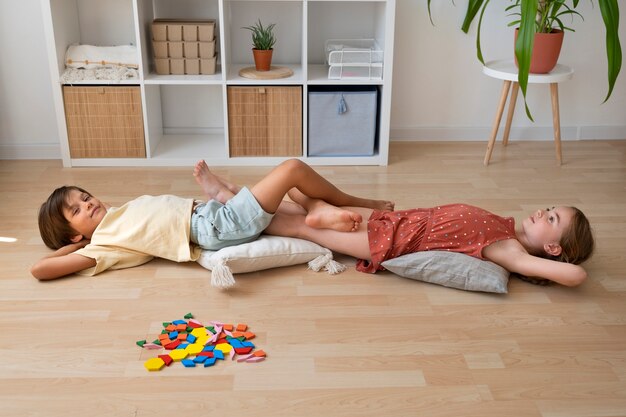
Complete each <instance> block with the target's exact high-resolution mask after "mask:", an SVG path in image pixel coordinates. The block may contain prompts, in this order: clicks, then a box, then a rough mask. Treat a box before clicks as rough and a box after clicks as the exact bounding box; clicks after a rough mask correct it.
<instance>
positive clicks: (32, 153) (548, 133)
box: [0, 126, 626, 159]
mask: <svg viewBox="0 0 626 417" xmlns="http://www.w3.org/2000/svg"><path fill="white" fill-rule="evenodd" d="M168 130H170V131H171V132H168V133H180V129H173V128H170V129H168ZM206 130H207V131H209V130H210V131H211V132H213V131H214V130H217V129H206ZM502 131H503V128H501V129H500V131H499V132H498V138H501V137H502ZM196 133H197V132H196ZM221 133H223V131H222V132H221ZM490 133H491V128H488V127H409V128H393V127H392V128H391V132H390V135H389V136H390V140H392V141H418V142H419V141H422V142H425V141H441V142H443V141H486V140H487V139H488V138H489V135H490ZM552 139H553V131H552V126H544V127H541V126H529V127H513V128H511V135H510V140H511V141H515V140H537V141H541V140H548V141H551V140H552ZM561 139H562V140H564V141H566V140H626V126H578V127H575V126H565V127H562V128H561ZM0 159H61V147H60V146H59V145H58V144H53V143H40V144H37V143H35V144H16V143H12V144H0Z"/></svg>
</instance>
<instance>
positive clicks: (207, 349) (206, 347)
mask: <svg viewBox="0 0 626 417" xmlns="http://www.w3.org/2000/svg"><path fill="white" fill-rule="evenodd" d="M214 350H215V346H213V345H208V346H205V347H204V348H203V349H202V351H203V352H213V351H214Z"/></svg>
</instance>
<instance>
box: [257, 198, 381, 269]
mask: <svg viewBox="0 0 626 417" xmlns="http://www.w3.org/2000/svg"><path fill="white" fill-rule="evenodd" d="M350 209H351V210H353V211H354V212H356V213H358V214H359V215H360V216H362V217H363V218H366V219H368V218H369V216H370V215H371V213H372V210H371V209H366V208H361V207H351V208H350ZM305 217H306V216H304V215H300V214H293V215H290V214H285V213H281V212H280V211H279V212H277V213H276V214H275V215H274V218H273V219H272V222H271V223H270V225H269V226H268V227H267V229H265V232H264V233H267V234H269V235H275V236H286V237H297V238H300V239H306V240H310V241H312V242H315V243H317V244H319V245H322V246H324V247H326V248H328V249H330V250H332V251H335V252H339V253H343V254H345V255H350V256H353V257H355V258H359V259H366V260H370V248H369V242H368V238H367V225H366V224H360V225H359V227H358V229H357V230H356V231H354V232H350V233H346V232H339V231H336V230H331V229H318V228H314V227H310V226H308V225H307V224H306V223H305Z"/></svg>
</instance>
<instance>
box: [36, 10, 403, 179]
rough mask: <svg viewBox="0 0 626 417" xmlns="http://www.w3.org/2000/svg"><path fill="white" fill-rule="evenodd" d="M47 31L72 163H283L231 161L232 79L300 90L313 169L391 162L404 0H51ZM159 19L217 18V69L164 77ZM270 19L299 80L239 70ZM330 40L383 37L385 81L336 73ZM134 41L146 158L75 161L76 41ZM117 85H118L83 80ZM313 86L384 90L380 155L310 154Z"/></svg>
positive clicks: (277, 56) (279, 54)
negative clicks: (68, 72) (71, 101)
mask: <svg viewBox="0 0 626 417" xmlns="http://www.w3.org/2000/svg"><path fill="white" fill-rule="evenodd" d="M42 5H43V8H42V9H43V17H44V30H45V33H46V39H47V43H48V51H49V61H50V72H51V76H52V80H53V83H54V85H53V94H54V101H55V108H56V114H57V122H58V126H59V137H60V141H61V154H62V156H63V164H64V166H68V167H69V166H190V165H192V164H193V163H195V162H196V161H197V160H198V159H199V158H204V159H205V160H206V161H207V162H208V163H209V164H210V165H222V166H226V165H276V164H278V163H280V162H281V161H282V160H284V159H286V158H283V157H258V156H255V157H231V156H230V155H229V152H228V149H229V146H228V103H227V88H228V86H232V85H261V86H262V85H267V86H275V85H295V86H301V87H302V92H303V103H302V112H303V114H302V125H303V132H302V140H303V146H302V149H303V155H302V156H300V157H299V158H300V159H302V160H304V161H306V162H307V163H309V164H312V165H386V164H387V161H388V149H389V120H390V108H391V82H392V69H393V68H392V66H393V44H394V22H395V0H343V1H336V0H107V1H101V0H42ZM156 18H181V19H185V18H186V19H215V20H216V21H217V29H216V37H217V40H216V49H217V53H218V55H217V69H216V72H215V74H214V75H157V74H156V72H155V69H154V57H153V51H152V44H151V23H152V21H153V20H154V19H156ZM257 19H261V21H262V22H263V23H276V29H275V32H276V36H277V39H278V42H277V44H276V46H275V50H274V57H273V63H272V64H273V65H280V66H287V67H289V68H291V69H292V70H293V72H294V74H293V76H291V77H289V78H284V79H278V80H267V81H261V80H251V79H248V78H243V77H240V76H239V70H240V69H241V68H243V67H248V66H251V65H254V64H253V59H252V52H251V47H252V46H251V40H250V32H249V31H247V30H244V29H242V27H243V26H249V25H251V24H253V23H254V22H256V20H257ZM327 39H375V40H376V42H377V44H378V45H380V47H381V48H382V49H383V51H384V62H383V76H382V79H375V80H363V79H341V80H330V79H328V66H327V65H326V64H325V62H324V61H325V53H324V47H325V42H326V40H327ZM77 43H78V44H91V45H99V46H110V45H123V44H133V45H136V46H137V51H138V54H139V55H140V56H139V63H140V64H139V78H138V79H137V80H129V81H122V82H121V84H124V85H126V84H128V85H136V86H139V87H140V89H141V98H142V108H143V116H144V117H143V123H144V132H145V142H146V157H145V158H72V157H71V156H70V152H69V144H68V135H67V126H66V121H65V111H64V103H63V94H62V87H63V85H62V84H61V82H60V81H59V80H60V76H61V74H62V73H63V71H64V70H65V66H64V55H65V51H66V50H67V47H68V46H69V45H71V44H77ZM79 84H86V85H94V84H98V85H107V84H111V85H118V83H116V82H109V81H98V82H93V81H89V82H82V83H79ZM311 85H333V86H337V87H341V86H342V85H375V86H377V88H378V91H379V96H380V105H379V109H378V121H377V122H378V123H377V126H378V131H377V142H376V147H375V153H374V155H372V156H353V157H351V156H345V157H343V156H342V157H313V156H308V155H307V148H308V147H307V120H308V117H307V96H308V87H309V86H311Z"/></svg>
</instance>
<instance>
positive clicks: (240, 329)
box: [237, 323, 248, 332]
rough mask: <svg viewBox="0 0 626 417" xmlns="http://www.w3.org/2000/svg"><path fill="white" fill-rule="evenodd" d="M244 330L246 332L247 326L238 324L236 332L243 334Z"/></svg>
mask: <svg viewBox="0 0 626 417" xmlns="http://www.w3.org/2000/svg"><path fill="white" fill-rule="evenodd" d="M246 330H248V325H247V324H243V323H240V324H238V325H237V331H238V332H245V331H246Z"/></svg>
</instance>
